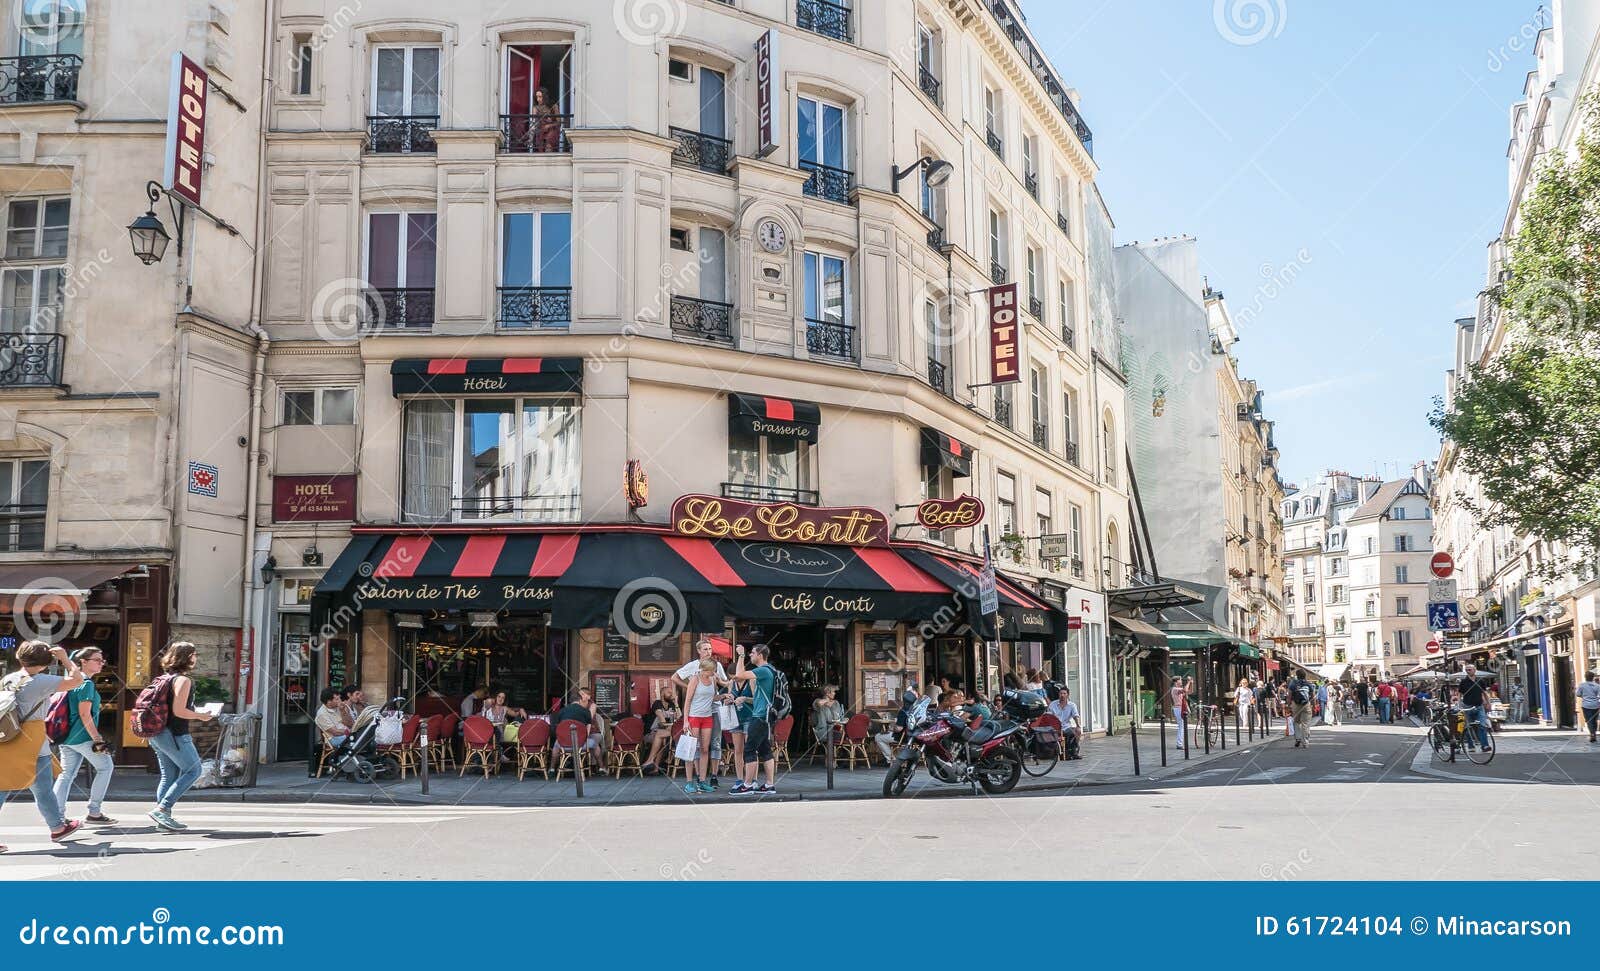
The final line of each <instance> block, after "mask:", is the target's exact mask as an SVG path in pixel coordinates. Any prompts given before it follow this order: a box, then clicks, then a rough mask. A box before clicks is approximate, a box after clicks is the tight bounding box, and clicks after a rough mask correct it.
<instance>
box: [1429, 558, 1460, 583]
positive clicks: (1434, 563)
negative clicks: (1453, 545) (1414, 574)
mask: <svg viewBox="0 0 1600 971" xmlns="http://www.w3.org/2000/svg"><path fill="white" fill-rule="evenodd" d="M1428 569H1429V570H1432V571H1433V575H1434V576H1435V577H1437V578H1438V579H1440V580H1448V579H1450V578H1451V577H1453V576H1455V575H1456V560H1455V557H1453V556H1451V555H1450V554H1449V553H1443V552H1440V553H1435V554H1433V559H1431V560H1429V561H1428Z"/></svg>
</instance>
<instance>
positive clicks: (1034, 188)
mask: <svg viewBox="0 0 1600 971" xmlns="http://www.w3.org/2000/svg"><path fill="white" fill-rule="evenodd" d="M1022 186H1023V188H1025V189H1027V190H1028V195H1030V196H1033V198H1034V199H1036V200H1037V199H1038V198H1039V176H1037V175H1035V174H1034V173H1032V172H1029V173H1027V174H1025V175H1023V177H1022Z"/></svg>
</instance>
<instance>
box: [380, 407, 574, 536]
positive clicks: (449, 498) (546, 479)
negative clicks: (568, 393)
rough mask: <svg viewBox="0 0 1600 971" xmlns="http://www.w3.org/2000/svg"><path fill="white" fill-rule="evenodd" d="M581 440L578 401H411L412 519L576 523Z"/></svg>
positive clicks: (408, 468) (408, 490)
mask: <svg viewBox="0 0 1600 971" xmlns="http://www.w3.org/2000/svg"><path fill="white" fill-rule="evenodd" d="M519 415H520V418H519V417H518V416H519ZM578 436H579V420H578V405H577V402H576V400H574V399H571V398H491V399H484V400H478V399H466V400H462V401H444V400H428V399H420V400H417V401H412V402H410V403H409V404H407V406H406V442H405V500H404V506H405V515H406V518H407V519H408V520H424V521H441V520H451V519H456V520H474V521H477V520H532V521H556V522H571V521H573V520H575V519H577V517H578V513H579V502H578V499H579V484H580V475H581V459H580V446H579V437H578Z"/></svg>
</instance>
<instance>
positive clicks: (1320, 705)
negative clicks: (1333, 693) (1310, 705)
mask: <svg viewBox="0 0 1600 971" xmlns="http://www.w3.org/2000/svg"><path fill="white" fill-rule="evenodd" d="M1329 697H1330V696H1329V694H1328V682H1326V681H1318V682H1317V709H1316V712H1315V714H1317V715H1320V716H1321V717H1322V722H1323V724H1328V723H1329V722H1330V721H1331V718H1332V716H1330V715H1329V714H1328V700H1329Z"/></svg>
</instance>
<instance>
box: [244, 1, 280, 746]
mask: <svg viewBox="0 0 1600 971" xmlns="http://www.w3.org/2000/svg"><path fill="white" fill-rule="evenodd" d="M277 11H278V0H268V2H267V4H266V9H265V11H264V13H263V15H262V16H263V20H262V25H261V100H260V102H259V104H260V111H261V120H260V123H259V124H260V128H259V131H258V135H259V138H260V149H259V151H258V152H257V153H256V154H257V157H258V162H257V164H256V225H255V248H254V250H253V251H252V252H253V254H254V257H255V267H254V271H253V272H252V273H251V275H250V322H249V324H247V325H246V328H245V329H246V330H247V331H249V333H250V334H251V336H253V337H254V338H255V339H256V354H255V366H254V367H253V368H252V370H251V377H250V434H249V439H248V442H247V446H246V447H247V449H248V451H247V453H246V459H245V462H246V465H245V469H246V471H245V483H246V493H245V508H244V543H243V546H244V555H243V558H242V563H241V569H240V583H241V586H242V590H241V610H242V614H241V616H240V623H241V625H242V627H243V628H244V637H245V643H246V644H248V645H249V651H250V653H249V656H250V675H249V677H250V681H251V682H252V683H254V684H264V683H265V682H264V681H263V680H262V678H261V653H262V652H261V645H260V644H258V643H256V635H257V634H258V633H259V631H260V627H259V625H257V624H256V609H257V607H256V594H257V591H258V590H259V588H260V585H259V584H258V583H257V578H256V569H255V557H256V539H255V537H256V525H257V524H256V504H257V502H258V501H259V497H260V492H261V487H260V479H261V394H262V387H263V385H264V384H265V383H266V372H267V351H268V349H269V348H270V347H271V344H272V340H271V338H270V337H268V335H267V332H266V330H265V329H263V328H262V326H261V302H262V299H263V295H262V292H261V287H262V280H263V278H264V276H265V273H266V253H265V251H264V249H263V246H264V245H265V238H264V237H265V230H264V227H265V226H266V221H267V145H266V141H267V129H268V119H269V118H271V105H272V28H273V24H275V23H276V22H277ZM241 680H242V679H241ZM244 687H245V686H244V685H236V686H235V689H236V691H237V690H242V689H243V688H244ZM263 695H264V692H263V693H258V694H255V695H254V696H253V697H252V699H251V707H252V708H253V709H254V710H256V711H262V710H264V708H265V706H266V698H265V697H264V696H263ZM236 697H237V695H236ZM260 737H261V743H260V744H261V745H262V747H263V748H264V747H265V742H266V737H267V733H266V732H265V731H263V732H262V733H261V736H260Z"/></svg>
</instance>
